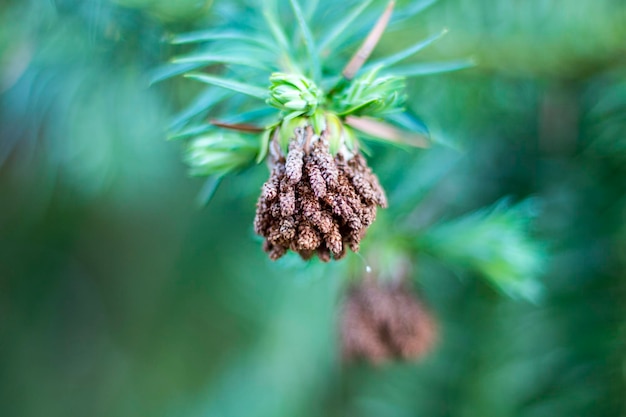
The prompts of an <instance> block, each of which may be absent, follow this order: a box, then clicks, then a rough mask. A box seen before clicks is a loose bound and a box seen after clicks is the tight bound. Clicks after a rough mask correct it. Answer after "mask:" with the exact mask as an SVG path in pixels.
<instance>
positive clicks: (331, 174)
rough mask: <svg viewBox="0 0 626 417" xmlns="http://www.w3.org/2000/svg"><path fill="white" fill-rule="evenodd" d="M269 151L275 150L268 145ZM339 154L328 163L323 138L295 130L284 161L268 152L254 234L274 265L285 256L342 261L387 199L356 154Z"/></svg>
mask: <svg viewBox="0 0 626 417" xmlns="http://www.w3.org/2000/svg"><path fill="white" fill-rule="evenodd" d="M271 146H272V147H273V149H276V148H278V145H277V144H276V143H275V142H273V143H272V144H271ZM343 148H344V149H340V150H339V152H338V153H337V155H336V156H334V157H333V155H331V153H330V150H329V143H328V140H327V132H323V133H322V134H321V135H319V136H317V135H314V134H313V129H312V128H311V126H308V127H306V128H304V127H300V128H296V129H295V131H294V137H293V138H291V139H290V141H289V149H288V152H287V155H286V156H285V155H283V154H282V152H281V151H280V150H278V151H274V152H272V158H271V160H270V164H271V165H272V170H271V175H270V178H269V180H268V181H267V182H266V183H265V184H264V185H263V189H262V192H261V196H260V197H259V200H258V203H257V213H256V218H255V221H254V228H255V232H256V233H257V234H259V235H261V236H263V237H264V238H265V242H264V250H265V251H266V252H267V253H268V254H269V256H270V258H271V259H273V260H276V259H278V258H280V257H281V256H283V255H284V254H285V253H286V252H287V251H288V250H292V251H295V252H298V254H300V256H301V257H302V258H303V259H310V258H311V257H313V256H315V255H317V256H318V257H319V258H320V259H321V260H322V261H324V262H328V261H330V259H331V257H332V258H334V259H341V258H342V257H343V256H344V255H345V253H346V246H347V247H350V249H351V250H352V251H354V252H356V251H358V250H359V243H360V241H361V238H362V237H363V236H364V234H365V231H366V229H367V227H369V226H370V225H371V224H372V222H373V221H374V219H375V218H376V209H377V207H378V206H380V207H386V206H387V199H386V197H385V192H384V191H383V189H382V187H381V186H380V183H379V182H378V178H376V175H374V174H373V173H372V170H371V169H370V168H369V167H368V166H367V163H366V161H365V159H364V158H363V156H362V155H361V154H360V153H359V152H358V151H354V152H350V151H348V150H347V149H345V146H344V147H343Z"/></svg>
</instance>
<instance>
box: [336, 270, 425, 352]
mask: <svg viewBox="0 0 626 417" xmlns="http://www.w3.org/2000/svg"><path fill="white" fill-rule="evenodd" d="M341 338H342V351H343V356H344V358H345V359H346V360H348V361H349V360H354V359H365V360H368V361H370V362H372V363H381V362H384V361H386V360H390V359H402V360H416V359H419V358H421V357H422V356H424V355H425V354H426V353H428V351H429V350H430V349H431V347H432V346H433V344H434V342H435V338H436V326H435V322H434V320H433V318H432V317H431V315H430V314H429V312H428V311H427V310H426V308H425V307H424V305H423V304H422V302H421V301H420V300H419V299H418V298H416V295H415V294H414V293H413V292H412V291H411V289H410V288H409V287H407V286H406V285H405V284H400V285H398V284H395V285H394V284H392V283H378V282H375V281H363V282H361V283H360V284H359V285H357V286H355V287H353V288H352V289H351V291H350V292H349V293H348V297H347V299H346V302H345V305H344V309H343V315H342V319H341Z"/></svg>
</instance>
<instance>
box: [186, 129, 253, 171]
mask: <svg viewBox="0 0 626 417" xmlns="http://www.w3.org/2000/svg"><path fill="white" fill-rule="evenodd" d="M258 152H259V143H258V140H257V139H255V138H252V137H249V136H244V135H239V134H236V133H227V132H212V133H211V134H209V135H206V136H200V137H198V138H196V139H194V140H192V141H190V142H189V144H188V145H187V149H186V151H185V162H186V163H187V164H188V165H189V167H190V174H191V175H213V174H219V175H224V174H228V173H230V172H232V171H236V170H240V169H243V168H245V167H246V166H248V165H250V164H252V163H253V162H254V159H255V157H256V155H257V153H258Z"/></svg>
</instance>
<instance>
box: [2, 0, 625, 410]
mask: <svg viewBox="0 0 626 417" xmlns="http://www.w3.org/2000/svg"><path fill="white" fill-rule="evenodd" d="M248 3H249V2H246V1H244V0H241V1H227V0H214V2H213V3H211V2H210V1H207V0H184V1H176V2H170V1H166V0H3V1H0V415H1V416H20V417H30V416H46V417H53V416H64V417H68V416H94V417H95V416H106V417H115V416H177V417H186V416H190V417H191V416H194V417H195V416H216V417H231V416H232V417H235V416H236V417H239V416H245V417H256V416H259V417H260V416H267V417H270V416H272V417H278V416H289V417H293V416H298V417H300V416H302V417H305V416H321V415H324V416H359V417H368V416H372V417H374V416H376V417H383V416H384V417H408V416H429V417H434V416H462V417H470V416H476V417H489V416H494V417H506V416H533V417H535V416H536V417H540V416H545V417H554V416H564V417H573V416H620V415H626V407H625V406H624V399H623V398H624V393H625V392H626V383H625V382H626V381H625V369H626V367H625V366H626V363H625V359H626V350H625V349H624V342H625V340H626V333H625V332H626V328H625V326H624V319H625V312H626V286H625V284H626V273H625V272H624V271H625V269H624V268H625V266H626V265H625V264H626V226H625V225H626V196H625V190H626V60H625V59H624V57H625V56H626V55H625V53H626V43H625V42H624V39H626V5H625V4H624V3H623V2H622V1H618V0H576V1H571V0H523V1H522V0H500V1H488V0H440V1H438V2H434V4H432V5H430V6H429V7H428V8H427V9H426V10H425V11H424V12H423V13H421V14H419V15H418V16H416V17H415V18H412V19H410V20H408V21H404V22H402V24H400V25H398V26H397V27H396V28H395V29H393V30H390V31H389V32H388V33H387V34H386V35H385V37H384V38H383V40H382V43H381V44H380V45H379V47H378V48H377V49H376V51H375V55H385V54H388V53H390V52H392V51H394V50H397V47H398V46H404V45H407V44H410V43H412V42H415V41H416V40H417V39H420V38H424V37H426V36H427V35H428V34H432V33H437V32H439V31H440V30H441V29H442V28H443V27H447V28H448V29H449V31H450V32H449V34H448V35H447V36H446V37H445V39H443V40H442V41H440V42H439V43H437V44H436V45H434V46H432V47H430V48H429V49H428V50H427V51H425V52H424V53H423V54H420V55H419V56H418V57H416V58H415V59H414V61H415V62H422V61H429V60H430V61H440V60H446V59H458V58H466V57H469V56H472V57H474V59H475V60H476V61H477V63H478V65H477V66H476V67H474V68H471V69H467V70H463V71H459V72H453V73H448V74H441V75H433V76H425V77H419V78H416V79H412V80H410V81H409V96H410V99H409V103H408V105H409V107H410V108H411V109H412V110H413V111H414V112H415V113H417V114H418V115H420V117H421V118H422V119H423V120H424V121H425V123H426V124H427V125H428V126H429V128H430V130H431V132H432V134H433V138H434V139H435V140H436V142H437V145H435V146H434V147H432V148H431V149H429V150H410V151H407V150H403V149H395V148H391V149H385V148H382V147H376V148H375V154H374V156H373V158H371V163H372V165H373V166H374V167H375V169H376V172H377V173H378V174H379V176H380V178H381V181H382V183H383V185H384V186H385V187H386V188H387V190H388V191H389V194H390V204H391V206H393V205H394V202H396V203H400V202H404V203H405V202H406V201H410V202H411V204H412V206H413V208H412V209H411V213H412V214H411V215H410V216H409V219H410V220H411V222H412V224H413V225H414V226H415V228H416V229H418V230H429V228H431V227H432V225H433V224H437V222H438V221H440V220H442V219H454V218H456V217H458V216H464V215H467V214H471V213H474V212H475V211H477V210H480V209H481V208H483V207H486V206H491V205H493V204H495V203H496V202H498V201H499V200H501V199H502V198H503V197H509V198H510V199H511V200H512V201H513V202H517V201H522V200H526V199H527V198H529V197H530V198H532V200H530V202H532V204H531V205H532V206H533V207H532V211H533V213H534V217H535V220H534V222H533V236H534V237H535V238H536V239H539V241H540V242H543V243H542V245H544V246H545V248H546V253H547V254H549V256H548V257H547V267H546V268H545V273H544V274H543V276H542V277H541V282H542V283H543V287H544V289H543V297H541V299H540V300H538V301H537V302H536V303H530V302H528V301H524V300H516V299H514V298H511V297H509V296H507V295H506V294H505V293H502V292H498V291H496V290H495V289H494V287H493V286H492V285H490V284H489V282H487V281H486V280H483V279H480V277H479V274H477V273H475V272H474V273H473V272H472V268H469V267H467V265H459V266H455V265H452V266H451V267H449V268H446V267H444V266H443V265H442V264H441V262H438V261H436V260H435V259H433V258H432V257H430V256H428V255H426V254H425V255H423V256H419V258H418V259H414V261H415V262H416V265H417V269H416V272H415V276H414V277H413V278H414V279H415V283H416V285H417V286H418V288H419V290H420V292H421V294H422V297H423V298H424V299H426V300H427V301H428V303H429V304H430V305H431V307H432V310H433V311H434V312H435V315H436V316H437V318H438V321H439V323H440V328H441V329H440V331H441V335H440V343H439V345H438V347H437V349H436V350H435V351H434V352H433V354H431V355H430V356H429V357H427V358H426V359H424V360H423V361H421V362H419V363H416V364H402V363H393V364H388V365H386V366H382V367H371V366H368V365H363V364H357V365H352V366H346V365H345V364H342V363H341V361H340V359H339V355H338V347H337V330H336V329H337V315H338V310H339V308H340V300H341V294H342V288H343V287H344V286H345V281H346V275H347V273H346V268H345V266H344V265H343V264H336V263H331V264H329V265H320V264H317V263H314V264H312V265H306V264H304V263H302V262H300V261H297V260H295V258H289V259H286V260H284V261H281V262H278V263H272V262H270V261H269V260H268V259H266V256H265V254H264V253H263V252H262V250H261V248H260V246H261V245H260V241H259V239H258V238H256V237H255V236H254V233H253V230H252V225H251V224H252V219H253V217H254V210H255V201H256V197H257V193H258V191H259V189H260V187H261V185H262V183H263V181H264V180H265V178H266V176H267V169H266V168H265V167H264V166H257V167H255V168H254V169H252V170H249V171H247V172H245V173H243V174H240V175H238V176H234V177H229V178H227V179H226V180H225V181H224V183H223V184H222V186H221V187H220V188H219V190H218V191H217V193H216V195H215V199H214V200H213V201H212V202H211V204H210V205H209V206H208V207H206V208H203V209H199V208H198V206H197V204H196V203H195V200H196V196H197V194H198V192H199V190H200V188H201V187H202V180H199V179H190V178H189V177H188V176H187V173H186V168H185V166H184V165H183V164H182V163H181V162H180V160H181V159H180V156H181V149H180V144H179V143H176V142H167V141H166V140H165V137H166V135H167V129H168V125H169V123H170V121H171V120H172V118H173V117H174V115H176V114H177V113H178V112H180V111H181V109H183V108H184V107H185V106H186V105H187V104H189V102H190V101H191V100H192V99H193V97H194V95H195V94H196V93H197V91H198V85H197V84H194V83H192V82H190V81H188V80H170V81H167V82H164V83H160V84H156V85H154V86H151V87H149V82H148V80H149V75H150V73H151V71H153V70H154V68H156V67H158V66H159V65H161V64H162V63H163V62H165V61H167V60H168V59H169V58H170V57H171V56H172V55H173V54H174V53H175V52H176V51H175V50H174V49H173V47H172V46H171V45H168V44H167V43H166V42H163V39H164V38H165V37H166V36H167V35H168V34H171V33H177V32H182V31H189V30H193V29H198V28H207V27H210V26H211V24H212V22H213V21H214V20H215V19H216V18H218V17H220V16H221V17H224V16H230V17H231V18H232V16H231V15H228V12H229V10H230V9H229V8H231V7H235V5H238V6H242V5H243V6H242V7H251V6H249V5H248ZM354 3H355V2H354V1H353V2H346V4H345V5H343V4H335V5H334V7H335V8H336V10H337V12H338V13H341V7H347V5H348V4H354ZM399 3H400V5H404V6H408V7H410V6H412V5H419V4H418V3H416V2H408V1H404V2H399ZM423 3H424V4H426V3H433V2H423ZM384 4H385V2H384V1H375V2H374V7H373V8H372V9H371V10H372V13H374V14H375V13H376V10H380V9H382V8H383V7H384ZM376 7H378V9H377V8H376ZM235 17H236V15H235ZM287 19H289V17H287ZM371 22H372V21H371V20H364V21H363V22H360V23H359V24H360V25H363V26H365V27H367V25H370V24H371ZM239 23H240V22H235V21H234V22H233V25H236V24H239ZM318 23H319V24H323V19H321V20H320V22H318ZM342 59H343V58H342ZM343 62H345V61H341V62H340V63H338V66H339V67H340V66H341V65H342V64H343ZM527 201H528V200H527ZM524 204H527V203H524ZM392 213H393V211H390V214H389V217H387V218H384V219H383V220H382V222H387V223H388V224H393V222H394V217H393V216H394V215H393V214H392ZM440 230H441V229H440ZM373 233H374V234H376V233H378V234H379V235H380V236H384V230H383V231H382V232H381V231H380V230H379V231H373ZM381 233H382V234H381ZM416 233H419V232H416ZM425 235H427V233H425ZM432 236H438V235H437V234H434V235H431V239H432ZM457 237H458V239H457V242H456V244H457V245H461V246H468V247H472V246H473V245H477V244H480V240H481V234H480V233H474V234H471V233H470V234H468V235H459V236H457ZM496 243H497V242H496ZM351 258H352V260H353V261H354V260H355V259H357V261H356V262H360V261H358V258H356V257H355V256H354V255H351ZM487 261H489V260H487ZM458 262H460V263H461V264H463V262H464V261H463V260H462V259H461V261H458ZM522 267H523V265H522ZM512 273H513V274H514V273H516V271H512Z"/></svg>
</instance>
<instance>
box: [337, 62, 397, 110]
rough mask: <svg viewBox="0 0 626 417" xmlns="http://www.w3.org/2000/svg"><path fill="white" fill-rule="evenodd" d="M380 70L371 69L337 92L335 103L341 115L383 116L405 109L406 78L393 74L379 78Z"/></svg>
mask: <svg viewBox="0 0 626 417" xmlns="http://www.w3.org/2000/svg"><path fill="white" fill-rule="evenodd" d="M379 70H380V68H375V69H373V70H371V71H369V72H368V73H366V74H364V75H363V76H361V77H359V78H357V79H356V80H354V81H353V82H352V83H351V84H350V86H349V87H348V88H347V89H345V90H344V91H342V92H341V93H339V94H337V96H336V97H335V99H334V100H333V104H334V107H335V108H336V109H337V112H338V113H339V115H341V116H346V115H356V116H372V117H381V116H384V115H385V114H389V113H393V112H396V111H401V110H402V109H403V106H404V102H405V101H406V95H405V94H404V88H405V83H404V78H403V77H397V76H391V75H390V76H383V77H378V78H377V77H376V76H377V74H378V71H379Z"/></svg>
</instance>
